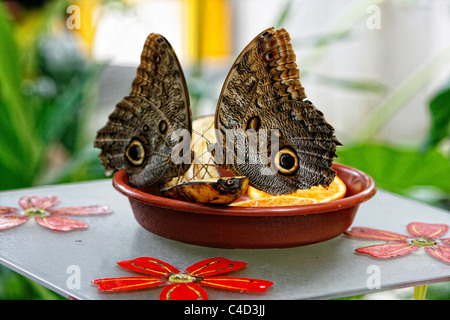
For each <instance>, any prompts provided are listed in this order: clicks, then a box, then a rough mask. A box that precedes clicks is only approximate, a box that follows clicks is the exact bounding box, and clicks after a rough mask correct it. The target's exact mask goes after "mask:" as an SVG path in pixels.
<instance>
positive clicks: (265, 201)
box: [230, 195, 318, 207]
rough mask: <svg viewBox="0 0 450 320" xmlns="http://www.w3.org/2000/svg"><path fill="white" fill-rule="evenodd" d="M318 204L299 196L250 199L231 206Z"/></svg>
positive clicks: (313, 200) (314, 200)
mask: <svg viewBox="0 0 450 320" xmlns="http://www.w3.org/2000/svg"><path fill="white" fill-rule="evenodd" d="M314 203H318V201H317V200H316V199H308V198H301V197H297V196H287V195H283V196H276V197H269V198H261V199H250V200H243V201H237V202H234V203H232V204H231V205H230V206H235V207H288V206H301V205H305V204H314Z"/></svg>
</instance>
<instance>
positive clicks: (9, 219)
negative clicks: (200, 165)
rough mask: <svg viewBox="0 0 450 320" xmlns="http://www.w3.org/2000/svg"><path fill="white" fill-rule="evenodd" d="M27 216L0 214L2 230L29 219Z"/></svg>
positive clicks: (0, 227) (0, 228)
mask: <svg viewBox="0 0 450 320" xmlns="http://www.w3.org/2000/svg"><path fill="white" fill-rule="evenodd" d="M29 219H30V218H29V217H26V216H11V215H7V216H0V230H5V229H9V228H12V227H16V226H18V225H21V224H22V223H25V222H27V221H28V220H29Z"/></svg>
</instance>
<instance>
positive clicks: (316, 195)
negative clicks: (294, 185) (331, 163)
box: [247, 176, 347, 203]
mask: <svg viewBox="0 0 450 320" xmlns="http://www.w3.org/2000/svg"><path fill="white" fill-rule="evenodd" d="M247 192H248V196H249V197H250V199H252V200H256V199H264V198H278V197H284V196H272V195H270V194H268V193H265V192H263V191H261V190H258V189H255V188H253V187H251V186H250V187H248V190H247ZM346 192H347V187H346V185H345V183H344V181H342V180H341V179H340V178H339V177H338V176H336V177H335V178H334V180H333V182H331V183H330V185H329V186H328V187H327V188H324V187H322V186H318V187H311V188H310V189H305V190H297V191H295V192H294V193H291V194H289V195H288V196H293V197H299V198H302V199H313V200H316V201H317V203H321V202H328V201H333V200H337V199H341V198H343V197H344V196H345V193H346Z"/></svg>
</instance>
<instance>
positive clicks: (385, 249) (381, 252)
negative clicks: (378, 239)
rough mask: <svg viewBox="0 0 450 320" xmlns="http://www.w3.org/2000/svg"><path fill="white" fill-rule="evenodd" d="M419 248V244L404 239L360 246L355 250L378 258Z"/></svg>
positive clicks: (398, 254)
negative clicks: (402, 240)
mask: <svg viewBox="0 0 450 320" xmlns="http://www.w3.org/2000/svg"><path fill="white" fill-rule="evenodd" d="M419 248H420V247H419V246H416V245H414V244H411V243H408V242H406V241H404V242H391V243H383V244H377V245H374V246H369V247H363V248H358V249H356V250H355V251H356V252H359V253H367V254H370V255H371V256H373V257H377V258H391V257H396V256H401V255H404V254H407V253H410V252H413V251H415V250H417V249H419Z"/></svg>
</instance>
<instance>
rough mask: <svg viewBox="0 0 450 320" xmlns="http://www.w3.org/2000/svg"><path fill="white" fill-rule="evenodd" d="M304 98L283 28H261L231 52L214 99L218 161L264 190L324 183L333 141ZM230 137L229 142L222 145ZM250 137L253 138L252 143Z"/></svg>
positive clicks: (318, 113)
mask: <svg viewBox="0 0 450 320" xmlns="http://www.w3.org/2000/svg"><path fill="white" fill-rule="evenodd" d="M305 98H306V95H305V93H304V88H303V87H302V85H301V83H300V80H299V70H298V69H297V65H296V63H295V54H294V51H293V49H292V45H291V44H290V37H289V34H288V33H287V32H286V31H285V30H284V29H280V30H274V28H270V29H267V30H265V31H263V32H261V33H260V34H259V35H258V36H257V37H256V38H255V39H253V40H252V41H251V42H250V44H249V45H248V46H247V47H246V48H245V49H244V50H243V51H242V53H241V54H240V55H239V57H238V58H237V60H236V62H235V63H234V65H233V67H232V68H231V70H230V72H229V74H228V76H227V79H226V80H225V83H224V86H223V88H222V93H221V96H220V98H219V101H218V105H217V109H216V118H215V127H216V129H218V132H220V136H221V137H217V138H218V140H219V141H221V142H222V146H223V148H224V149H225V154H224V156H223V158H222V159H219V160H221V161H222V162H221V163H223V167H224V168H226V169H229V170H231V171H233V172H234V173H235V174H237V175H245V176H247V177H248V178H249V181H250V185H252V186H254V187H255V188H258V189H260V190H263V191H265V192H268V193H270V194H287V193H291V192H293V191H295V190H297V189H307V188H310V187H312V186H317V185H323V186H328V185H329V184H330V183H331V182H332V181H333V179H334V177H335V172H334V171H333V170H332V168H331V165H332V161H333V158H334V157H335V156H336V154H335V151H336V144H339V142H338V141H337V139H336V137H335V136H334V129H333V127H332V126H331V125H330V124H328V123H327V122H326V120H325V119H324V117H323V114H322V112H321V111H319V110H318V109H316V108H315V107H314V105H313V104H312V103H311V102H309V101H306V100H304V99H305ZM249 129H251V130H250V131H248V130H249ZM246 131H247V134H246ZM248 132H253V134H248ZM230 136H232V137H231V138H230ZM255 139H256V140H255ZM230 140H233V142H234V145H233V144H228V145H227V141H228V143H229V142H230ZM252 141H258V143H257V144H253V147H252ZM264 141H266V142H265V144H264ZM255 145H257V147H256V148H255V147H254V146H255ZM230 155H231V156H230ZM219 162H220V161H219Z"/></svg>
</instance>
